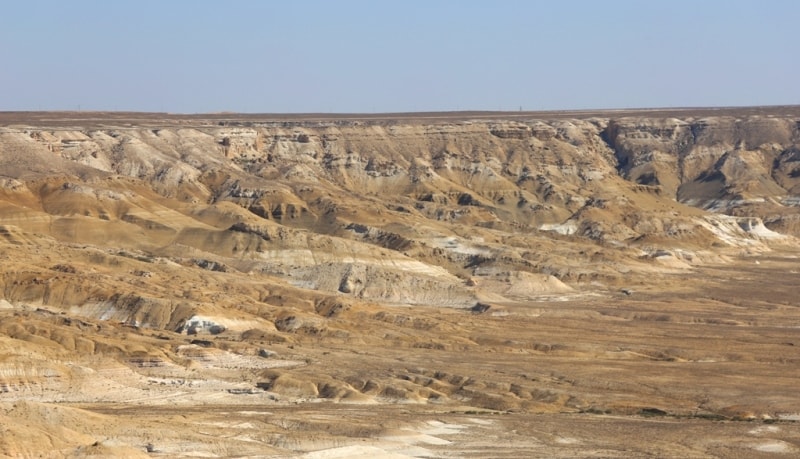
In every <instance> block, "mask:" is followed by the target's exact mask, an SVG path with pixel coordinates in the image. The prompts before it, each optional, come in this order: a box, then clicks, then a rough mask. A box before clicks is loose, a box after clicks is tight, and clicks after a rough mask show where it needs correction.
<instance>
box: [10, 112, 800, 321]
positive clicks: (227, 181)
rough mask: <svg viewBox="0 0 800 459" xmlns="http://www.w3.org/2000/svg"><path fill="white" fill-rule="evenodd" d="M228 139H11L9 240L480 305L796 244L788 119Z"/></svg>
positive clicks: (626, 120) (187, 130)
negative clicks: (32, 238) (787, 240)
mask: <svg viewBox="0 0 800 459" xmlns="http://www.w3.org/2000/svg"><path fill="white" fill-rule="evenodd" d="M220 124H222V125H203V124H198V125H187V126H180V127H164V128H158V129H153V128H136V127H133V128H130V127H127V128H99V129H68V128H54V129H47V128H42V127H36V128H34V127H19V126H15V127H7V128H3V129H2V132H0V147H2V150H0V153H1V154H0V165H2V166H3V169H2V170H3V174H4V178H3V182H2V183H3V187H2V190H0V204H1V205H2V209H0V210H1V211H2V216H1V217H0V218H1V220H0V221H1V222H2V224H3V225H4V226H3V227H4V228H5V233H4V234H6V236H5V237H6V238H7V239H8V240H9V241H14V240H24V239H25V238H26V237H29V236H26V234H31V233H36V234H44V235H48V236H49V237H52V238H54V239H55V240H56V241H59V242H60V243H70V244H76V243H77V244H92V245H93V246H97V247H98V248H100V249H102V250H109V249H112V248H113V249H115V250H119V249H123V250H129V251H130V253H139V254H140V255H137V256H139V257H143V259H150V260H164V261H165V262H169V263H177V264H180V265H191V266H199V267H201V268H202V267H203V266H211V267H217V269H218V270H219V271H224V272H231V273H234V272H244V273H250V274H251V275H259V276H268V277H269V278H279V279H283V280H284V281H287V282H289V283H290V284H291V285H293V286H294V287H296V288H300V289H310V290H312V291H319V292H326V293H327V294H334V295H347V296H351V297H355V298H359V299H364V300H376V301H383V302H390V303H404V304H441V305H454V306H464V307H467V306H471V305H473V304H474V303H475V302H476V301H478V300H481V299H484V300H485V299H494V300H504V299H508V298H507V296H508V295H509V293H508V292H514V293H513V296H514V297H515V298H530V297H532V296H537V295H542V294H550V293H553V292H561V291H564V288H567V289H568V288H571V287H580V286H581V285H588V284H585V283H588V282H594V281H600V282H604V283H611V284H613V283H614V282H616V281H617V280H619V279H621V278H622V277H623V276H625V277H626V278H629V277H630V276H631V273H634V274H635V273H640V274H641V275H643V276H647V275H649V274H648V273H651V272H654V271H658V270H663V269H665V266H664V263H663V262H664V257H663V256H653V254H662V255H663V254H664V253H668V254H677V253H681V254H682V255H680V256H676V257H675V259H674V260H673V262H671V264H670V265H669V266H671V268H674V269H681V267H685V266H687V263H689V265H690V264H691V263H696V262H700V261H702V260H703V259H717V258H716V257H717V256H718V255H719V253H711V252H709V251H708V250H707V249H708V247H710V246H712V245H714V244H716V245H718V246H719V247H722V248H725V247H728V248H731V249H734V250H742V249H744V250H763V249H765V248H766V247H767V245H768V244H772V243H775V242H776V241H777V242H780V241H781V240H782V235H781V234H779V233H784V234H796V232H797V230H798V226H797V224H796V222H797V220H795V219H796V216H797V215H798V213H797V209H798V207H797V205H798V203H800V197H798V192H800V166H798V165H797V164H800V163H799V162H798V161H800V153H798V151H800V150H798V145H799V143H798V140H799V139H800V134H798V132H800V131H799V130H798V120H797V119H795V118H792V117H786V116H776V117H770V116H758V115H752V116H746V117H739V118H735V117H723V116H720V117H704V118H692V117H684V118H681V119H678V118H668V117H623V118H615V119H608V118H602V117H597V118H585V119H564V118H557V119H549V120H548V119H544V120H537V119H530V120H525V119H517V120H514V121H503V120H493V121H469V120H463V121H459V122H431V123H402V122H397V121H394V122H392V121H382V122H367V121H365V122H353V121H346V122H345V121H339V122H310V121H309V122H296V123H286V122H284V123H269V122H262V123H258V122H244V121H242V122H234V121H231V122H225V123H220ZM684 204H685V205H684ZM702 209H706V210H711V212H708V211H705V210H702ZM720 212H722V213H727V214H729V216H724V215H720V214H719V213H720ZM764 224H766V226H764ZM775 231H777V232H778V233H776V232H775ZM717 252H719V251H717ZM687 253H688V254H690V255H686V254H687ZM734 253H735V252H734ZM197 260H201V261H202V263H199V264H198V262H197ZM598 261H603V263H602V264H597V262H598ZM587 263H590V264H591V266H587ZM486 273H500V274H501V275H499V277H496V276H494V275H490V276H488V277H487V274H486ZM529 275H532V276H534V277H535V276H544V277H542V278H543V279H544V278H547V276H555V277H556V278H557V279H555V281H557V283H555V282H553V283H551V284H547V283H545V282H538V281H537V282H529V281H526V282H520V281H519V279H523V278H524V279H529V278H530V276H529ZM498 279H505V281H503V282H500V281H498ZM562 283H566V284H567V286H564V288H562V287H561V286H562V285H563V284H562ZM501 284H502V285H501ZM570 284H571V287H570V286H569V285H570ZM514 285H516V287H515V286H514ZM521 285H527V286H528V287H525V288H523V287H520V286H521ZM548 285H553V286H556V287H552V288H551V287H548ZM9 291H10V292H14V291H16V290H14V289H11V290H9ZM26 291H27V292H28V293H27V294H28V295H30V292H31V291H33V290H30V289H28V290H26ZM115 293H117V294H119V295H123V296H124V295H126V294H128V293H129V292H128V291H121V292H114V291H110V292H106V293H104V294H103V296H102V298H101V299H100V300H97V301H95V302H94V303H97V304H101V303H102V302H103V301H108V298H110V297H111V295H114V294H115ZM43 295H44V294H43ZM504 295H505V296H504ZM12 296H13V295H12ZM84 296H86V295H84ZM79 297H81V296H80V295H79V296H76V297H75V298H79ZM81 298H82V297H81ZM81 301H84V302H88V301H89V299H85V300H81ZM175 301H178V300H177V299H176V300H175ZM102 304H105V303H102ZM142 304H144V303H142ZM126 308H127V309H136V308H135V307H126ZM148 308H149V307H148ZM90 309H91V308H90ZM127 309H123V310H127ZM139 309H141V308H139ZM150 309H152V308H150ZM194 309H197V307H194ZM194 309H193V310H194ZM200 309H202V307H200ZM212 309H213V308H212ZM187 311H188V309H187ZM136 314H138V316H137V315H136ZM187 314H188V312H187ZM141 315H142V313H141V312H138V313H137V312H135V311H133V312H131V318H130V320H140V317H139V316H141ZM162 315H163V314H162ZM115 317H116V316H115ZM165 317H167V318H163V319H159V320H158V321H157V323H159V324H160V323H164V324H167V323H169V324H170V325H169V326H171V327H175V326H176V323H177V322H176V320H179V319H178V318H175V317H171V316H169V314H167V315H166V316H165Z"/></svg>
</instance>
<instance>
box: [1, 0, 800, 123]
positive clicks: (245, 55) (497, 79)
mask: <svg viewBox="0 0 800 459" xmlns="http://www.w3.org/2000/svg"><path fill="white" fill-rule="evenodd" d="M798 27H800V1H796V0H751V1H744V0H670V1H661V0H604V1H600V0H585V1H580V0H549V1H544V0H518V1H515V0H483V1H475V0H282V1H279V0H261V1H256V0H251V1H244V0H228V1H222V0H219V1H206V0H128V1H126V0H114V1H110V0H94V1H90V0H70V1H64V0H49V1H48V0H25V1H22V0H6V1H3V3H2V8H0V111H7V110H120V111H159V112H174V113H209V112H220V111H231V112H251V113H253V112H255V113H310V112H315V113H316V112H324V113H332V112H337V113H372V112H408V111H453V110H519V109H522V110H577V109H601V108H648V107H710V106H748V105H794V104H800V46H798V45H800V34H799V32H798Z"/></svg>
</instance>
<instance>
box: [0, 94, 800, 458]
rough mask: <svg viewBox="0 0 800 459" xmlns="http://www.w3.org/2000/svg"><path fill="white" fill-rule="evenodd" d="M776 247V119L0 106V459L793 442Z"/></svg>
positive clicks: (710, 451)
mask: <svg viewBox="0 0 800 459" xmlns="http://www.w3.org/2000/svg"><path fill="white" fill-rule="evenodd" d="M798 236H800V109H798V108H797V107H773V108H747V109H725V110H714V109H705V110H694V111H693V110H688V109H687V110H671V111H668V110H661V111H618V112H597V113H589V112H569V113H477V112H476V113H458V114H408V115H382V116H378V115H372V116H351V117H347V116H332V115H304V116H300V115H298V116H283V117H281V116H277V115H227V114H224V115H187V116H182V115H166V114H126V113H4V114H0V251H2V254H3V258H4V264H3V270H2V272H0V287H2V297H0V347H2V348H3V349H4V354H3V358H2V359H0V388H2V389H1V390H2V391H3V393H2V394H0V409H2V410H3V411H0V426H2V427H3V428H4V429H5V432H6V433H4V434H3V436H2V437H1V438H0V453H3V454H6V455H10V456H17V455H35V454H40V453H41V454H47V455H67V456H69V455H73V456H87V455H104V454H105V455H131V456H135V455H144V456H146V455H148V454H149V455H156V456H158V455H161V456H165V457H173V456H180V455H189V454H194V453H198V452H199V453H202V454H204V455H206V456H218V457H229V456H242V455H245V456H247V455H252V456H259V457H263V456H267V457H271V456H275V457H285V456H287V455H288V456H292V455H303V454H307V455H308V457H353V456H356V455H358V454H361V455H362V456H364V457H369V456H374V455H375V454H377V453H380V454H383V455H385V456H386V457H416V456H425V457H429V456H438V455H444V454H446V452H448V451H449V452H450V453H454V454H456V455H458V456H470V455H474V456H476V457H485V456H486V455H487V454H489V455H493V456H502V455H507V456H508V457H519V456H520V455H522V456H530V455H539V456H574V455H578V456H585V455H588V454H590V453H591V452H593V451H594V452H596V453H597V454H599V455H601V456H625V455H626V454H625V452H626V451H627V452H630V451H637V452H638V453H636V454H655V455H660V454H661V455H679V456H686V455H689V456H692V455H694V456H698V457H701V456H704V455H705V456H708V455H711V456H735V455H738V454H742V451H743V450H746V451H747V454H761V453H763V454H786V455H793V454H796V453H797V451H800V426H798V425H796V424H795V423H793V421H794V420H796V419H797V417H798V416H800V400H798V399H797V398H796V396H795V394H794V383H796V381H795V378H796V376H797V374H798V370H800V368H799V367H798V365H799V364H800V359H798V355H797V351H796V350H795V347H794V345H795V344H796V342H797V336H796V329H797V327H799V326H800V313H798V310H797V306H798V303H797V300H796V298H795V296H794V294H793V290H794V285H795V284H796V278H797V271H798V269H800V267H798V266H797V262H796V256H797V254H798V251H797V247H798V245H797V239H796V238H797V237H798ZM755 386H757V387H758V388H759V389H758V391H753V387H755ZM290 406H299V407H300V409H301V410H302V411H303V412H302V413H298V412H297V411H296V410H289V409H288V408H289V407H290ZM200 407H205V408H200ZM498 413H503V414H505V415H506V416H503V417H496V414H498ZM186 416H189V417H190V418H191V419H193V421H188V420H187V418H186ZM540 416H545V417H544V418H542V417H540ZM565 416H573V417H570V418H565ZM654 417H655V420H654ZM678 418H683V419H686V421H681V422H679V423H677V424H676V419H678ZM340 419H341V420H344V422H339V421H338V420H340ZM533 419H538V420H545V422H547V423H548V424H547V425H549V426H551V427H542V426H539V427H536V428H535V429H534V430H526V429H528V428H529V427H526V426H529V424H530V422H531V421H532V420H533ZM576 419H577V420H576ZM714 419H724V420H729V421H743V420H749V419H756V420H758V421H759V422H761V421H764V420H767V421H769V422H770V424H768V425H765V426H761V427H758V428H756V427H754V425H753V424H752V423H751V424H747V423H743V422H739V423H737V422H731V423H729V424H725V427H724V428H721V429H717V430H716V431H715V430H714V429H715V428H716V427H715V426H714V425H711V422H712V421H711V420H714ZM162 422H169V423H171V425H173V426H174V431H173V432H172V433H167V432H164V431H163V429H160V428H159V427H158V426H159V424H160V423H162ZM650 422H658V423H661V424H660V426H661V428H662V432H664V435H665V436H664V438H665V440H663V441H661V442H653V441H649V442H648V441H640V440H637V439H631V438H624V436H620V435H619V434H617V437H614V438H616V440H614V439H613V438H612V439H611V440H609V439H608V438H609V435H610V434H608V433H607V432H605V431H606V430H608V429H612V430H613V429H614V428H616V427H612V426H618V428H622V426H623V425H627V426H628V427H627V429H641V432H642V435H644V436H645V437H644V438H649V437H647V435H651V436H652V435H655V433H653V432H651V433H650V434H648V433H647V432H648V430H647V429H648V428H649V427H648V423H650ZM437 423H438V424H437ZM565 423H566V424H565ZM573 423H577V424H581V423H584V424H586V425H585V427H583V428H582V429H584V430H582V431H581V432H583V433H581V432H578V431H575V432H573V433H571V434H570V435H571V436H569V437H565V436H559V435H560V434H557V433H556V432H557V431H559V430H561V429H565V428H566V427H564V426H565V425H567V424H570V425H572V424H573ZM195 424H198V425H202V426H204V427H203V428H201V429H200V430H198V429H196V428H195V427H193V426H195ZM577 424H576V425H577ZM20 426H22V427H20ZM686 428H691V429H695V430H697V431H703V432H705V431H706V430H704V429H708V432H714V433H707V434H706V437H704V438H699V439H696V440H695V441H688V442H687V441H680V440H679V439H680V438H681V436H682V435H683V433H685V432H684V431H683V430H681V429H686ZM762 428H763V429H762ZM203 429H205V430H203ZM742 429H749V430H746V432H750V431H753V432H756V433H742V432H745V431H742ZM758 429H762V430H758ZM510 431H514V432H517V431H518V432H519V435H520V436H522V435H524V439H523V438H522V437H520V438H515V437H513V435H512V436H511V437H508V436H509V435H511V434H509V432H510ZM204 432H205V433H204ZM536 432H538V433H536ZM742 435H744V437H743V436H742ZM612 437H613V435H612ZM500 438H502V439H503V442H504V443H503V444H507V445H508V448H507V449H505V450H502V449H501V450H497V451H495V452H492V453H488V452H489V451H494V450H493V449H492V448H494V447H495V444H496V441H497V439H500ZM565 438H566V440H564V439H565ZM44 439H47V441H46V442H45V441H43V440H44ZM492 439H494V440H492ZM604 439H605V440H604ZM669 439H672V440H669ZM562 440H563V441H562ZM567 440H568V441H567ZM662 453H663V454H662ZM315 454H316V456H315ZM593 454H594V453H593ZM337 455H338V456H337Z"/></svg>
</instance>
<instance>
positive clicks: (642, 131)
mask: <svg viewBox="0 0 800 459" xmlns="http://www.w3.org/2000/svg"><path fill="white" fill-rule="evenodd" d="M606 136H607V139H608V141H609V143H610V145H611V146H612V148H614V150H615V152H616V154H617V157H618V159H619V167H620V170H621V172H622V173H623V175H624V176H625V177H626V178H627V179H629V180H631V181H634V182H637V183H641V184H645V185H651V186H657V187H659V188H660V189H662V190H663V191H664V192H665V193H667V194H668V195H670V196H674V197H675V198H676V199H677V200H679V201H680V202H684V203H687V204H689V205H692V206H697V207H701V208H704V209H709V210H713V211H716V212H724V213H729V214H732V215H752V216H759V217H762V218H765V219H766V220H767V223H768V225H769V226H770V227H772V228H774V229H777V230H779V231H784V232H790V233H796V232H797V228H798V226H797V221H798V220H797V219H798V217H797V198H796V196H797V193H798V192H800V153H798V147H797V145H798V143H799V142H800V129H798V120H797V119H794V118H782V117H769V116H756V117H748V118H735V117H729V116H723V117H708V118H698V119H694V118H690V119H674V118H673V119H669V118H666V119H659V120H653V119H643V118H626V119H620V120H612V121H610V122H609V125H608V128H607V131H606Z"/></svg>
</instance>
